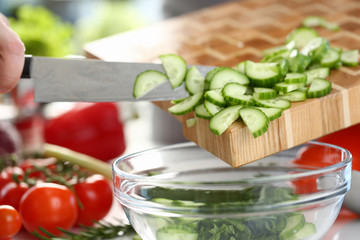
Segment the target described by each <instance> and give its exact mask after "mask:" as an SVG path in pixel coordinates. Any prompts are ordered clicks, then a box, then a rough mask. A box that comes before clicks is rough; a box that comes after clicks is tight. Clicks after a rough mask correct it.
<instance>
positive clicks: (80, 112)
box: [44, 102, 125, 161]
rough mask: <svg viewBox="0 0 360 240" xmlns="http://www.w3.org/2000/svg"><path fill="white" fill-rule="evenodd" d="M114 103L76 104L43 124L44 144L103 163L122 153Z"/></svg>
mask: <svg viewBox="0 0 360 240" xmlns="http://www.w3.org/2000/svg"><path fill="white" fill-rule="evenodd" d="M119 116H120V114H119V109H118V107H117V106H116V104H115V103H110V102H104V103H79V104H77V105H76V106H75V107H74V108H73V109H71V110H69V111H67V112H65V113H63V114H61V115H60V116H57V117H55V118H52V119H49V120H48V121H47V122H46V123H45V130H44V139H45V142H47V143H51V144H55V145H59V146H63V147H66V148H69V149H71V150H74V151H77V152H80V153H83V154H87V155H89V156H92V157H95V158H98V159H101V160H103V161H109V160H112V159H114V158H116V157H118V156H120V155H121V154H122V153H123V152H124V151H125V138H124V129H123V124H122V121H121V119H120V117H119Z"/></svg>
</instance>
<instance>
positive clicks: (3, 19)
mask: <svg viewBox="0 0 360 240" xmlns="http://www.w3.org/2000/svg"><path fill="white" fill-rule="evenodd" d="M0 21H2V22H3V23H4V24H5V25H7V26H10V23H9V20H8V19H7V17H5V16H4V15H3V14H2V13H0Z"/></svg>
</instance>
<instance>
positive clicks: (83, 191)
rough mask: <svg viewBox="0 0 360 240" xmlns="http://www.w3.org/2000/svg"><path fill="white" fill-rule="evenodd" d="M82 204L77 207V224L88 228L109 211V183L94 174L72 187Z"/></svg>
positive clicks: (110, 194)
mask: <svg viewBox="0 0 360 240" xmlns="http://www.w3.org/2000/svg"><path fill="white" fill-rule="evenodd" d="M74 190H75V193H76V195H77V197H78V199H79V200H80V202H81V204H82V208H80V207H79V216H78V219H77V223H78V224H83V225H86V226H90V225H92V224H93V223H94V221H98V220H101V219H102V218H104V217H105V216H106V215H107V214H108V212H109V211H110V209H111V206H112V201H113V192H112V187H111V185H110V183H109V182H108V181H107V180H106V179H105V177H104V176H102V175H100V174H94V175H92V176H90V177H88V178H86V179H85V180H84V181H81V182H79V183H77V184H75V185H74Z"/></svg>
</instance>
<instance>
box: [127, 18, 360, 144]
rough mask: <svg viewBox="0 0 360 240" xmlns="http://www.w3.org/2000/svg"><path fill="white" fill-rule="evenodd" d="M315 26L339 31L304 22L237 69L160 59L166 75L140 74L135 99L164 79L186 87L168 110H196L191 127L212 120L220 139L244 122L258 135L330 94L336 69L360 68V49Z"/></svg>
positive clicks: (169, 57)
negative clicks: (333, 40)
mask: <svg viewBox="0 0 360 240" xmlns="http://www.w3.org/2000/svg"><path fill="white" fill-rule="evenodd" d="M313 26H320V27H327V28H328V29H330V30H337V28H336V25H334V24H330V23H328V22H327V21H325V20H324V19H322V18H319V17H312V18H307V19H304V21H303V26H301V27H299V28H296V29H294V30H293V31H292V32H291V33H290V34H289V35H288V36H287V38H286V41H285V43H284V45H281V46H276V47H272V48H269V49H266V50H264V51H263V59H262V60H261V62H254V61H250V60H246V61H243V62H240V63H238V64H237V66H236V67H235V68H230V67H223V66H221V67H216V68H214V69H212V70H211V71H209V72H208V73H207V74H206V76H202V75H201V73H200V72H199V70H198V69H197V68H196V67H195V66H192V67H190V68H189V69H188V66H187V64H186V62H185V60H184V59H183V58H182V57H181V56H179V55H176V54H165V55H161V56H160V57H159V58H160V60H161V62H162V66H163V68H164V70H165V74H164V73H162V72H160V71H157V70H148V71H145V72H142V73H140V74H139V75H138V76H137V79H136V81H135V85H134V89H133V95H134V97H135V98H139V97H141V96H142V95H144V94H145V93H146V92H148V91H150V90H151V89H152V88H153V87H155V86H157V85H158V84H160V83H162V82H164V81H170V84H171V86H172V87H173V88H177V87H179V86H181V85H182V84H183V83H184V84H185V88H186V90H187V92H188V93H189V96H188V97H186V98H182V99H178V100H174V101H173V104H174V105H172V106H171V107H170V108H169V109H168V111H169V112H170V113H172V114H174V115H182V114H186V113H189V112H191V111H194V112H195V116H196V117H194V118H191V119H188V120H187V124H188V126H192V125H194V124H196V122H197V121H196V120H197V118H204V119H209V121H210V124H209V126H210V130H211V131H212V132H213V133H214V134H216V135H221V134H222V133H223V132H224V131H225V130H226V129H227V128H228V127H229V126H230V125H231V124H232V123H233V122H234V121H236V120H239V119H241V120H242V121H243V122H244V123H245V124H246V126H247V127H248V128H249V130H250V131H251V133H252V135H253V136H254V137H255V138H256V137H259V136H261V135H262V134H264V133H265V132H266V131H267V129H268V126H269V123H270V121H273V120H275V119H277V118H279V117H280V116H281V115H282V111H284V110H285V109H288V108H290V106H291V102H298V101H305V100H306V99H308V98H319V97H322V96H325V95H327V94H329V93H330V91H331V89H332V86H331V82H330V81H328V80H327V79H326V78H327V77H328V76H329V75H330V73H331V70H332V69H337V68H339V67H341V66H348V67H354V66H357V65H358V60H359V50H358V49H356V50H343V49H341V48H337V47H333V46H330V43H329V40H327V39H326V38H323V37H321V36H319V34H318V32H317V31H316V30H315V29H314V28H312V27H313Z"/></svg>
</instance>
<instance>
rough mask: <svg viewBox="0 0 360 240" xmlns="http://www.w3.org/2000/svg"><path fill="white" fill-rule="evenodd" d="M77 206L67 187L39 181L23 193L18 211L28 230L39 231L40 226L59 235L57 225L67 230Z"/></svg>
mask: <svg viewBox="0 0 360 240" xmlns="http://www.w3.org/2000/svg"><path fill="white" fill-rule="evenodd" d="M77 208H78V205H77V202H76V198H75V195H74V193H73V192H72V191H71V190H70V189H69V188H67V187H65V186H63V185H59V184H55V183H39V184H38V185H35V186H33V187H31V188H30V189H29V190H28V191H27V192H26V193H25V194H24V195H23V197H22V198H21V201H20V206H19V212H20V215H21V219H22V221H23V224H24V227H25V229H26V230H27V231H28V232H35V231H38V232H40V231H39V227H42V228H44V229H45V230H47V231H48V232H50V233H52V234H54V235H56V236H59V235H61V232H60V231H59V230H58V229H57V227H60V228H62V229H66V230H69V229H70V228H72V227H73V226H74V224H75V221H76V218H77V215H78V211H77ZM41 234H42V235H44V236H45V234H44V233H42V232H41Z"/></svg>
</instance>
